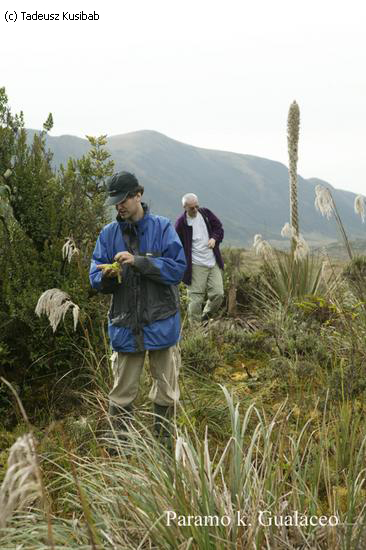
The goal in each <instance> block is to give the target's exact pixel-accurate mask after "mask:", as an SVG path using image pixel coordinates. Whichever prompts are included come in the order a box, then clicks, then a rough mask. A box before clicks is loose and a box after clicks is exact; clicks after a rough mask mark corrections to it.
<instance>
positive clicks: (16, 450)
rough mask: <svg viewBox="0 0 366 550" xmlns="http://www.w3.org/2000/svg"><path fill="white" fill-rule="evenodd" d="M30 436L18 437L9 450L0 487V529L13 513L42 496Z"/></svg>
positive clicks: (33, 447)
mask: <svg viewBox="0 0 366 550" xmlns="http://www.w3.org/2000/svg"><path fill="white" fill-rule="evenodd" d="M38 473H39V472H38V467H37V460H36V451H35V446H34V439H33V436H32V434H26V435H23V436H22V437H18V439H17V440H16V442H15V443H14V444H13V445H12V447H11V448H10V453H9V458H8V470H7V472H6V474H5V477H4V480H3V482H2V484H1V487H0V529H1V528H3V527H5V524H6V522H7V521H8V520H9V519H10V518H11V516H12V515H13V512H14V511H16V510H22V509H24V507H25V506H29V505H30V504H31V503H32V502H33V501H34V500H35V499H36V498H37V497H41V496H42V490H41V483H40V480H39V477H38Z"/></svg>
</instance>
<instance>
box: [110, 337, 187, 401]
mask: <svg viewBox="0 0 366 550" xmlns="http://www.w3.org/2000/svg"><path fill="white" fill-rule="evenodd" d="M148 353H149V364H150V372H151V376H152V379H153V384H152V388H151V391H150V393H149V399H151V400H152V401H153V402H154V403H156V404H158V405H165V406H170V405H173V404H174V403H176V402H177V401H178V400H179V386H178V376H179V369H180V352H179V349H178V346H171V347H170V348H165V349H159V350H149V352H148ZM145 354H146V351H142V352H136V353H122V352H117V351H115V352H113V354H112V357H111V361H112V370H113V375H114V385H113V389H112V391H111V392H110V393H109V399H110V400H111V401H112V402H113V403H116V404H117V405H120V406H121V407H127V406H128V405H130V404H131V403H132V402H133V401H134V400H135V398H136V396H137V393H138V390H139V381H140V376H141V373H142V369H143V366H144V361H145Z"/></svg>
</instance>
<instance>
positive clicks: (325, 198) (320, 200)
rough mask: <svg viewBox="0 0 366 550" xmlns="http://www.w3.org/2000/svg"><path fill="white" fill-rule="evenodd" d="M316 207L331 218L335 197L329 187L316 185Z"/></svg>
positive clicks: (323, 214)
mask: <svg viewBox="0 0 366 550" xmlns="http://www.w3.org/2000/svg"><path fill="white" fill-rule="evenodd" d="M315 208H316V209H317V210H318V211H319V212H320V213H321V215H322V216H326V218H327V219H328V220H329V219H330V218H331V216H332V213H333V199H332V195H331V193H330V191H329V189H328V187H323V186H322V185H317V186H316V187H315Z"/></svg>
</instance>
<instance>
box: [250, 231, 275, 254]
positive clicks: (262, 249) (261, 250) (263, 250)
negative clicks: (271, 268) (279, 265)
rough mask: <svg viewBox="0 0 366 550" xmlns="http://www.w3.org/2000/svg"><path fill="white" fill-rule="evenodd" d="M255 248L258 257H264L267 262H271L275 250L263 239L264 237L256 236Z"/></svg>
mask: <svg viewBox="0 0 366 550" xmlns="http://www.w3.org/2000/svg"><path fill="white" fill-rule="evenodd" d="M253 248H254V250H255V253H256V254H257V255H258V256H262V257H263V258H264V259H265V260H270V259H271V258H272V257H273V248H272V247H271V245H270V244H269V242H267V241H265V240H264V239H262V235H255V236H254V243H253Z"/></svg>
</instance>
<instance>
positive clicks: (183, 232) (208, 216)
mask: <svg viewBox="0 0 366 550" xmlns="http://www.w3.org/2000/svg"><path fill="white" fill-rule="evenodd" d="M198 212H199V213H200V214H201V215H202V216H203V219H204V220H205V223H206V226H207V231H208V237H209V239H211V238H212V239H215V241H216V244H215V247H214V249H213V253H214V254H215V258H216V263H217V265H218V266H219V268H220V269H224V262H223V259H222V256H221V252H220V248H219V245H220V243H221V241H222V239H223V238H224V230H223V228H222V223H221V222H220V220H219V218H217V217H216V216H215V214H214V213H213V212H211V210H209V209H208V208H199V209H198ZM175 230H176V232H177V233H178V236H179V238H180V240H181V241H182V245H183V248H184V252H185V255H186V260H187V269H186V271H185V273H184V275H183V282H184V283H185V284H186V285H190V284H191V283H192V227H191V226H190V225H188V224H187V213H186V212H184V213H183V214H182V215H181V216H180V217H179V218H178V219H177V221H176V222H175Z"/></svg>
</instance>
